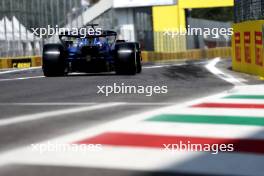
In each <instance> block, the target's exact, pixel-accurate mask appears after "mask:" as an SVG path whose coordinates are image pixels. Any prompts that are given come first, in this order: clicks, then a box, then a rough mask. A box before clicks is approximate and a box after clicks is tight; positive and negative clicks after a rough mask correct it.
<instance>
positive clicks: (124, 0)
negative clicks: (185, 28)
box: [114, 0, 177, 8]
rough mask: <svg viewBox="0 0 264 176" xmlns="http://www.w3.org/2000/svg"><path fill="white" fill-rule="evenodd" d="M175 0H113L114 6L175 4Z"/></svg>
mask: <svg viewBox="0 0 264 176" xmlns="http://www.w3.org/2000/svg"><path fill="white" fill-rule="evenodd" d="M176 2H177V0H114V8H126V7H142V6H160V5H175V4H176Z"/></svg>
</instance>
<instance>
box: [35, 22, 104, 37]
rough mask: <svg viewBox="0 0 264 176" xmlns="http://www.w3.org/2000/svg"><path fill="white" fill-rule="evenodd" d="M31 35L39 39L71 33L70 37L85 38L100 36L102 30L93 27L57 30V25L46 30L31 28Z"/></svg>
mask: <svg viewBox="0 0 264 176" xmlns="http://www.w3.org/2000/svg"><path fill="white" fill-rule="evenodd" d="M31 30H32V31H33V34H34V35H36V36H39V37H40V38H44V37H50V36H53V35H59V34H61V35H65V34H67V33H69V32H70V33H71V35H80V36H81V37H86V36H87V35H98V36H100V35H102V31H103V29H102V28H93V27H85V28H74V27H73V28H59V27H58V25H56V26H55V27H51V26H50V25H48V26H47V28H31Z"/></svg>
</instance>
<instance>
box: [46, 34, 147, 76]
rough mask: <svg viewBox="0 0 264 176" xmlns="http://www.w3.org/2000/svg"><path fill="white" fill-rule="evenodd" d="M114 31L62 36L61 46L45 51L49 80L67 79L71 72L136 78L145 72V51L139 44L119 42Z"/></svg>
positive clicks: (47, 45)
mask: <svg viewBox="0 0 264 176" xmlns="http://www.w3.org/2000/svg"><path fill="white" fill-rule="evenodd" d="M116 36H117V33H116V32H114V31H102V33H101V34H100V35H85V36H83V35H79V34H78V35H76V34H72V33H71V32H67V33H66V34H65V33H64V34H63V35H59V38H60V43H59V44H46V45H44V48H43V57H42V59H43V66H42V69H43V73H44V75H45V76H46V77H53V76H64V75H67V74H68V73H70V72H85V73H99V72H112V71H115V72H116V73H117V74H120V75H135V74H137V73H140V72H141V70H142V65H141V60H142V59H141V50H140V45H139V43H137V42H126V41H123V40H116Z"/></svg>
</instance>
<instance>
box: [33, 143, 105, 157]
mask: <svg viewBox="0 0 264 176" xmlns="http://www.w3.org/2000/svg"><path fill="white" fill-rule="evenodd" d="M30 148H31V150H32V151H34V152H38V153H40V154H44V153H45V152H56V153H63V152H98V151H101V150H102V145H101V144H63V143H57V142H47V143H43V144H31V145H30Z"/></svg>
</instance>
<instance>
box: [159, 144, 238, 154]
mask: <svg viewBox="0 0 264 176" xmlns="http://www.w3.org/2000/svg"><path fill="white" fill-rule="evenodd" d="M163 147H164V148H163V150H164V151H166V152H182V151H187V152H210V153H212V154H214V155H216V154H218V153H219V152H233V151H234V144H196V143H191V141H187V142H186V141H185V142H183V141H179V142H178V143H175V144H163Z"/></svg>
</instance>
